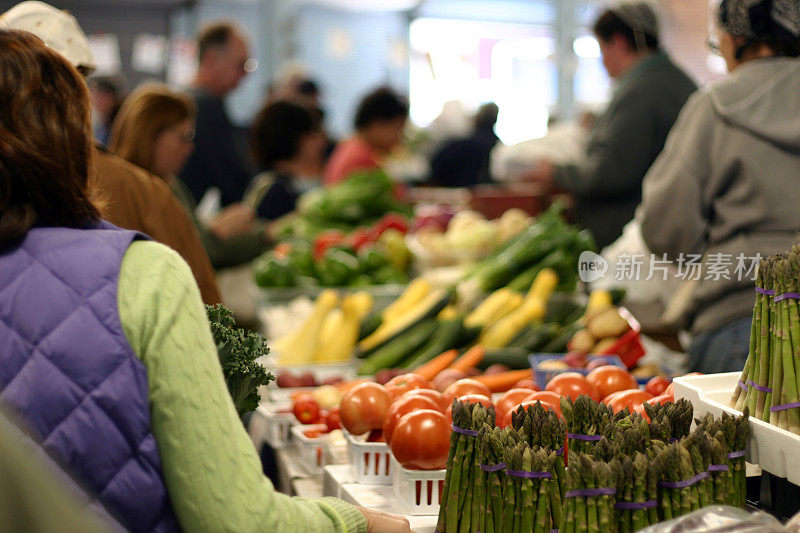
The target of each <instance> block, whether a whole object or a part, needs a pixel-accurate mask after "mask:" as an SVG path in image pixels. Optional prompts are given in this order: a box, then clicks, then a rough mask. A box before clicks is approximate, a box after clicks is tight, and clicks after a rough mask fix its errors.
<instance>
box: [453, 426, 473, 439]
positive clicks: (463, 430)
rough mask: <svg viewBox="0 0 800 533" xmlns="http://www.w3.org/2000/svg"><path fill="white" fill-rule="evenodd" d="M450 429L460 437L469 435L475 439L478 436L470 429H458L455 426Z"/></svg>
mask: <svg viewBox="0 0 800 533" xmlns="http://www.w3.org/2000/svg"><path fill="white" fill-rule="evenodd" d="M452 428H453V431H455V432H456V433H461V434H462V435H469V436H470V437H477V436H478V432H477V431H474V430H472V429H464V428H460V427H458V426H457V425H455V424H453V425H452Z"/></svg>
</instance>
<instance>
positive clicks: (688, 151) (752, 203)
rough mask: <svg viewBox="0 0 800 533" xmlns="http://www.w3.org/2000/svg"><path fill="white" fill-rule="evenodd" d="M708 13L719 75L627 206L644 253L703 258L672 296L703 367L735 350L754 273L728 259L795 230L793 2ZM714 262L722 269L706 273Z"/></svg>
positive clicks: (797, 163)
mask: <svg viewBox="0 0 800 533" xmlns="http://www.w3.org/2000/svg"><path fill="white" fill-rule="evenodd" d="M718 15H719V18H718V23H717V26H718V29H717V30H715V32H714V33H715V34H717V35H719V39H711V40H710V41H709V45H710V47H711V48H712V50H714V51H717V52H718V53H719V54H720V55H722V57H724V58H725V62H726V64H727V66H728V69H729V71H730V72H731V74H730V76H729V77H728V78H727V79H725V80H723V81H721V82H719V83H717V84H715V85H712V86H711V87H710V88H708V89H706V90H703V91H700V92H698V93H696V94H695V95H694V96H692V98H691V99H690V100H689V102H688V103H687V104H686V107H685V108H684V109H683V111H682V112H681V115H680V117H679V118H678V121H677V122H676V124H675V127H674V128H673V130H672V132H671V133H670V136H669V139H668V140H667V145H666V148H665V149H664V152H663V153H662V154H661V156H660V157H659V158H658V160H656V162H655V164H654V165H653V167H652V168H651V169H650V171H649V172H648V174H647V176H646V178H645V181H644V189H643V200H642V206H641V208H640V211H639V212H638V213H637V218H638V219H640V220H641V226H642V235H643V237H644V239H645V241H646V243H647V245H648V246H649V247H650V249H651V250H652V251H653V252H655V253H656V254H659V255H660V254H667V255H668V256H669V257H671V258H672V259H677V260H681V259H683V260H684V261H685V260H686V258H687V257H690V256H691V255H695V256H697V257H698V258H699V256H700V255H701V254H702V255H703V256H704V259H703V264H704V266H703V277H702V279H698V280H696V281H691V282H689V283H688V284H687V285H686V286H685V291H684V292H683V294H684V296H685V298H679V299H676V303H677V302H678V301H681V302H685V304H684V305H677V307H678V308H681V309H682V311H683V312H682V317H681V318H682V324H681V325H682V326H684V327H686V328H688V329H689V330H690V331H691V332H692V333H693V334H694V339H693V341H692V344H691V346H690V347H689V356H690V366H691V368H692V369H693V370H697V371H700V372H706V373H716V372H730V371H736V370H741V369H742V368H743V366H744V362H745V359H746V357H747V352H748V350H749V339H750V327H751V317H752V311H753V303H754V294H755V293H754V292H753V276H754V271H750V272H749V273H748V274H747V275H743V274H744V271H739V269H738V266H739V262H740V261H744V265H743V266H745V267H747V269H749V267H750V266H751V263H752V262H753V258H754V257H756V256H757V255H758V254H760V255H761V256H762V257H766V256H768V255H770V254H773V253H776V252H779V251H785V250H788V249H789V248H791V246H792V242H793V240H794V239H796V238H797V231H798V228H800V211H798V209H797V207H798V205H800V187H798V186H797V185H798V177H800V96H799V95H800V61H798V59H797V58H798V57H799V56H800V4H798V2H797V1H796V0H724V1H723V2H722V4H721V5H720V8H719V12H718ZM715 262H716V263H717V264H716V266H715V268H716V269H718V270H717V271H718V272H719V271H720V270H719V269H720V268H721V269H722V270H723V271H724V275H713V276H710V275H708V274H709V273H710V271H707V269H709V268H711V267H712V265H713V263H715ZM737 271H738V272H737ZM714 278H716V279H714Z"/></svg>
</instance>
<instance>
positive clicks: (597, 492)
mask: <svg viewBox="0 0 800 533" xmlns="http://www.w3.org/2000/svg"><path fill="white" fill-rule="evenodd" d="M616 493H617V489H615V488H612V487H609V488H605V489H580V490H571V491H569V492H567V493H566V494H565V495H564V497H565V498H580V497H583V496H587V497H588V496H613V495H614V494H616Z"/></svg>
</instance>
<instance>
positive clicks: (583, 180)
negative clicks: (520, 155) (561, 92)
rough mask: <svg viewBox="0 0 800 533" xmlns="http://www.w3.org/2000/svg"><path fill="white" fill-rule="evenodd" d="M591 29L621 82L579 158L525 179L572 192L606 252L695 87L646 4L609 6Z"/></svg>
mask: <svg viewBox="0 0 800 533" xmlns="http://www.w3.org/2000/svg"><path fill="white" fill-rule="evenodd" d="M593 30H594V33H595V35H596V36H597V39H598V41H599V42H600V50H601V52H602V54H603V64H604V65H605V67H606V70H607V71H608V74H609V76H611V78H613V79H614V80H616V82H617V85H616V89H615V91H614V96H613V98H612V100H611V103H610V104H609V106H608V109H607V110H606V111H605V113H604V114H603V115H602V116H601V117H600V118H599V119H598V120H597V122H596V123H595V125H594V128H593V129H592V133H591V137H590V139H589V143H588V146H587V149H586V154H585V156H584V157H583V159H582V161H580V162H579V163H578V164H574V165H564V166H555V165H553V164H552V163H550V162H543V163H541V164H539V165H538V166H537V167H536V168H535V169H534V170H533V171H532V172H531V173H530V174H529V175H528V176H527V179H529V180H531V181H540V182H544V183H546V184H549V185H551V186H554V187H555V188H557V189H563V190H566V191H568V192H571V193H573V194H574V195H575V197H576V200H577V209H576V217H577V221H578V223H580V224H581V225H583V226H584V227H586V228H587V229H589V230H590V231H591V232H592V234H593V235H594V237H595V239H596V240H597V244H598V246H600V247H601V248H602V247H605V246H607V245H609V244H611V243H612V242H614V241H615V240H616V239H617V238H618V237H619V236H620V235H622V228H623V227H624V226H625V224H627V223H628V222H629V221H630V220H632V219H633V214H634V211H635V210H636V206H637V205H639V202H640V201H641V198H642V179H643V178H644V175H645V174H646V173H647V170H648V169H649V168H650V165H652V164H653V161H655V159H656V157H657V156H658V154H659V153H661V150H662V149H663V148H664V142H665V141H666V138H667V134H668V133H669V130H670V128H672V124H673V123H674V122H675V120H676V119H677V117H678V113H679V112H680V110H681V108H682V107H683V104H684V103H685V102H686V100H687V99H688V98H689V95H690V94H691V93H692V92H694V91H695V89H696V88H697V86H696V85H695V83H694V82H693V81H692V80H691V79H690V78H689V77H688V76H687V75H686V74H685V73H684V72H683V71H682V70H681V69H680V68H678V67H677V66H676V65H675V64H674V63H672V61H671V60H670V58H669V57H668V56H667V54H666V53H665V52H664V51H662V50H661V49H660V48H659V25H658V18H657V16H656V13H655V12H654V11H653V9H652V8H651V7H650V6H649V5H648V4H647V3H646V2H642V1H626V2H620V3H618V4H616V5H613V6H611V7H610V8H608V9H607V10H606V11H605V12H604V13H603V14H602V15H601V16H600V18H599V19H598V20H597V22H596V23H595V25H594V28H593Z"/></svg>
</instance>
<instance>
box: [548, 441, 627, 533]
mask: <svg viewBox="0 0 800 533" xmlns="http://www.w3.org/2000/svg"><path fill="white" fill-rule="evenodd" d="M614 472H615V471H612V466H611V464H609V463H606V462H604V461H596V460H594V459H593V458H592V457H591V456H589V455H586V454H583V453H580V452H573V456H572V460H571V461H570V467H569V468H568V469H567V483H566V489H567V492H566V501H565V504H564V510H563V511H564V512H563V516H562V519H561V522H560V525H559V531H560V532H561V533H582V532H600V531H614V530H615V529H616V526H615V524H616V521H615V513H614V504H615V503H616V500H615V494H616V491H617V489H615V488H614V487H613V485H614V484H615V482H616V481H617V480H616V476H615V473H614Z"/></svg>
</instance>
